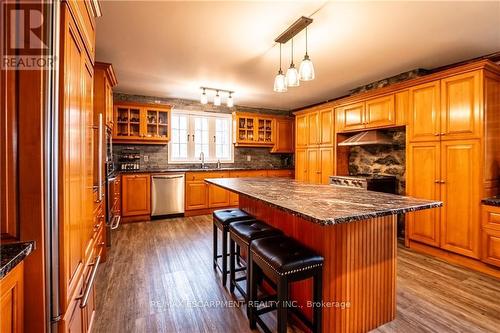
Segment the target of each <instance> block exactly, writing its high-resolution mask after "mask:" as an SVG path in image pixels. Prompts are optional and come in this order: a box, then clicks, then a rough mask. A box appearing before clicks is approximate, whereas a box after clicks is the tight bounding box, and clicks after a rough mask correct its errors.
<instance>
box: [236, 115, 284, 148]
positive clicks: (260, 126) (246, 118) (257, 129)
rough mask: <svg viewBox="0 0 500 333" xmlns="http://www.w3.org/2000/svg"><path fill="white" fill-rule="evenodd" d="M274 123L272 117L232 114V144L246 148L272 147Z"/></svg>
mask: <svg viewBox="0 0 500 333" xmlns="http://www.w3.org/2000/svg"><path fill="white" fill-rule="evenodd" d="M274 123H275V119H274V118H273V117H269V116H264V115H258V114H251V113H250V114H249V113H240V112H234V113H233V143H234V144H235V145H236V146H247V147H252V146H254V147H263V146H264V147H265V146H273V145H274V135H273V132H274Z"/></svg>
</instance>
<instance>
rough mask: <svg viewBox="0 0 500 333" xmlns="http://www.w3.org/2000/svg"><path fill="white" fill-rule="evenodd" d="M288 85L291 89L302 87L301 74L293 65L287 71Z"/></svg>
mask: <svg viewBox="0 0 500 333" xmlns="http://www.w3.org/2000/svg"><path fill="white" fill-rule="evenodd" d="M286 84H287V85H288V86H289V87H298V86H299V85H300V80H299V72H298V71H297V68H295V65H294V64H293V63H292V64H291V65H290V67H289V68H288V69H287V71H286Z"/></svg>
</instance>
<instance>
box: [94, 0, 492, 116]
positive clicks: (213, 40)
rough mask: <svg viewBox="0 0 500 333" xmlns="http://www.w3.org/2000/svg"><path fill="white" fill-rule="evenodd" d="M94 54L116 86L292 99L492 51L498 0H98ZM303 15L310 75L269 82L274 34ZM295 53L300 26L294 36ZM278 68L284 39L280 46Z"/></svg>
mask: <svg viewBox="0 0 500 333" xmlns="http://www.w3.org/2000/svg"><path fill="white" fill-rule="evenodd" d="M102 11H103V16H102V17H101V18H99V19H98V20H97V56H96V59H97V60H98V61H105V62H111V63H113V66H114V68H115V71H116V74H117V78H118V82H119V84H118V86H117V87H116V89H115V90H116V91H118V92H125V93H134V94H143V95H149V96H158V97H176V98H187V99H199V94H200V90H199V87H200V86H202V85H205V86H214V87H217V88H225V89H230V90H235V91H236V94H235V96H234V97H235V102H236V104H239V105H245V106H254V107H266V108H279V109H293V108H298V107H301V106H305V105H309V104H312V103H317V102H321V101H324V100H327V99H331V98H334V97H337V96H341V95H344V94H345V93H346V92H347V91H348V90H349V89H352V88H355V87H357V86H359V85H363V84H366V83H370V82H372V81H375V80H378V79H382V78H385V77H388V76H392V75H396V74H398V73H401V72H404V71H408V70H411V69H414V68H418V67H421V68H432V67H437V66H442V65H446V64H449V63H453V62H457V61H461V60H465V59H469V58H473V57H477V56H481V55H485V54H488V53H493V52H496V51H500V1H491V2H477V1H475V2H472V1H471V2H455V1H453V2H400V1H398V2H366V1H365V2H338V1H332V2H325V1H321V2H318V1H293V2H291V1H290V2H288V1H279V2H269V1H225V2H209V1H201V2H188V1H183V2H179V1H174V2H171V1H151V2H144V1H103V2H102ZM302 15H304V16H311V15H312V16H311V17H312V18H313V19H314V22H313V23H312V24H311V25H310V27H309V55H310V57H311V59H312V60H313V63H314V65H315V69H316V79H315V80H314V81H310V82H303V83H301V86H300V87H298V88H289V90H288V92H287V93H281V94H280V93H275V92H273V80H274V75H275V74H276V72H277V70H278V59H279V47H278V45H275V43H274V39H275V38H276V37H277V36H278V35H279V34H280V33H281V32H282V31H283V30H285V29H286V28H287V27H288V26H289V25H290V24H291V23H293V22H294V21H295V20H296V19H297V18H299V17H300V16H302ZM294 43H295V57H294V58H295V63H296V64H297V66H298V65H299V63H300V60H301V59H302V57H303V53H304V45H305V42H304V33H301V34H300V35H299V36H298V37H297V38H296V39H295V42H294ZM283 55H284V63H283V69H284V70H285V69H286V67H288V64H289V61H290V46H289V44H287V45H286V46H285V47H284V49H283Z"/></svg>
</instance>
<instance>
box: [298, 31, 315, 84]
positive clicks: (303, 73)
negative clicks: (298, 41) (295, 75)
mask: <svg viewBox="0 0 500 333" xmlns="http://www.w3.org/2000/svg"><path fill="white" fill-rule="evenodd" d="M299 75H300V80H302V81H311V80H314V66H313V63H312V61H311V59H309V55H308V54H307V27H306V54H305V55H304V59H303V60H302V62H301V63H300V67H299Z"/></svg>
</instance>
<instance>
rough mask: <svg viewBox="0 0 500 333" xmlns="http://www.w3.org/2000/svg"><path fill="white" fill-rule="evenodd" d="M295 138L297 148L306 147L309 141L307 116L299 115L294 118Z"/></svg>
mask: <svg viewBox="0 0 500 333" xmlns="http://www.w3.org/2000/svg"><path fill="white" fill-rule="evenodd" d="M295 136H296V139H295V140H296V146H297V148H305V147H307V144H308V140H309V125H308V116H307V114H300V115H297V116H296V117H295Z"/></svg>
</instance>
